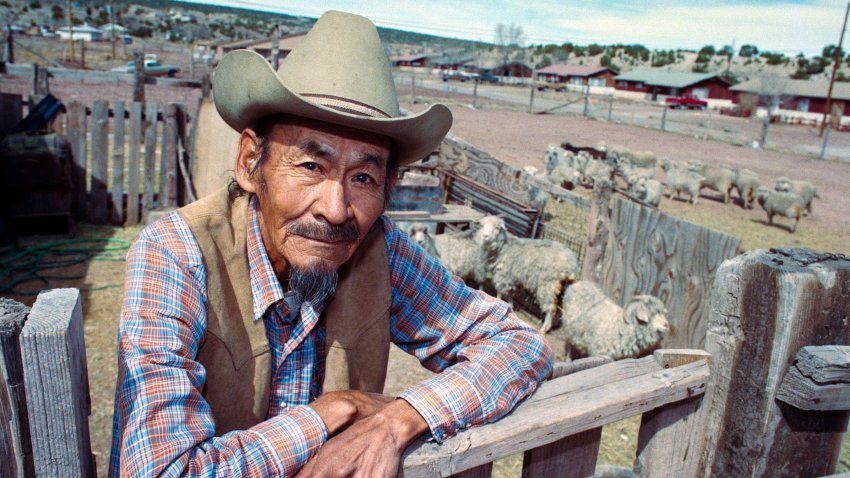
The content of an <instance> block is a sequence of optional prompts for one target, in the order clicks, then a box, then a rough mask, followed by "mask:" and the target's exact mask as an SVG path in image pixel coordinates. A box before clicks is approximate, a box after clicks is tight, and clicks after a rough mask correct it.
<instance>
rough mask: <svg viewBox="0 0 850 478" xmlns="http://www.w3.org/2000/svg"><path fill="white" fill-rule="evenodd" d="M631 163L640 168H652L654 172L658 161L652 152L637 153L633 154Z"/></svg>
mask: <svg viewBox="0 0 850 478" xmlns="http://www.w3.org/2000/svg"><path fill="white" fill-rule="evenodd" d="M629 162H630V163H631V164H632V165H634V166H635V167H638V168H652V169H653V170H654V169H655V165H656V163H657V162H658V159H657V158H656V156H655V153H653V152H652V151H635V152H633V153H632V154H631V157H630V158H629Z"/></svg>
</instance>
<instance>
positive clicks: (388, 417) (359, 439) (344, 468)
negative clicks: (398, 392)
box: [296, 399, 428, 478]
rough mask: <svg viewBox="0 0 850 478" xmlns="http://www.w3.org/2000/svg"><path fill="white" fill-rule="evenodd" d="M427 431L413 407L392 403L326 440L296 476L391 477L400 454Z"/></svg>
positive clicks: (422, 420)
mask: <svg viewBox="0 0 850 478" xmlns="http://www.w3.org/2000/svg"><path fill="white" fill-rule="evenodd" d="M427 431H428V424H427V422H425V419H424V418H422V416H421V415H419V412H417V411H416V409H415V408H413V407H412V406H411V405H410V404H409V403H407V402H406V401H405V400H403V399H397V400H394V401H393V402H392V403H390V404H389V405H387V406H385V407H383V408H381V409H380V410H378V411H376V412H375V413H373V414H372V415H369V416H367V417H366V418H363V419H361V420H358V421H356V422H355V423H354V424H353V425H351V426H350V427H348V428H346V429H345V431H343V432H342V433H340V434H339V435H337V436H336V437H334V438H332V439H330V440H328V442H327V443H325V444H324V445H322V447H321V448H320V449H319V452H318V453H316V456H314V457H313V458H311V459H310V461H308V462H307V464H306V465H304V467H303V468H302V469H301V471H300V472H299V473H298V475H296V477H297V478H298V477H308V476H309V477H312V476H316V477H331V476H334V477H336V476H350V477H366V478H371V477H387V478H389V477H394V476H396V475H397V474H398V465H399V460H400V459H401V454H402V453H403V452H404V450H405V449H406V448H407V447H408V446H409V445H410V444H411V443H413V441H414V440H415V439H416V438H417V437H419V436H420V435H422V434H423V433H425V432H427Z"/></svg>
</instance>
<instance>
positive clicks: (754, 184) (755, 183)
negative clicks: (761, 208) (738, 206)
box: [733, 168, 761, 209]
mask: <svg viewBox="0 0 850 478" xmlns="http://www.w3.org/2000/svg"><path fill="white" fill-rule="evenodd" d="M733 186H734V187H735V190H736V191H737V192H738V197H740V198H741V203H742V205H743V207H744V208H745V209H752V208H753V202H754V200H755V195H756V191H757V190H758V188H759V186H761V182H760V181H759V176H758V174H756V172H755V171H751V170H749V169H746V168H743V169H739V170H738V171H736V173H735V182H734V183H733Z"/></svg>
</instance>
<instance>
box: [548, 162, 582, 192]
mask: <svg viewBox="0 0 850 478" xmlns="http://www.w3.org/2000/svg"><path fill="white" fill-rule="evenodd" d="M581 178H582V176H581V173H580V172H579V171H578V170H576V169H574V168H572V167H570V166H569V165H567V164H566V163H560V164H558V165H557V166H555V168H554V169H553V170H552V171H550V172H549V174H548V175H547V176H546V179H548V180H549V181H551V182H552V184H554V185H556V186H561V187H562V188H565V189H573V188H574V187H575V186H576V184H579V182H581Z"/></svg>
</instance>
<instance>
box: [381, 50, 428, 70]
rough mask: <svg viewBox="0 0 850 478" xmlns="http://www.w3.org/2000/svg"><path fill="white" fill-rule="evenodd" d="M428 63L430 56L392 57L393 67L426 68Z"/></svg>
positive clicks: (416, 54) (415, 54)
mask: <svg viewBox="0 0 850 478" xmlns="http://www.w3.org/2000/svg"><path fill="white" fill-rule="evenodd" d="M426 61H428V55H424V54H422V53H413V54H410V55H399V56H393V57H390V62H391V63H392V64H393V66H417V67H423V66H425V62H426Z"/></svg>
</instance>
